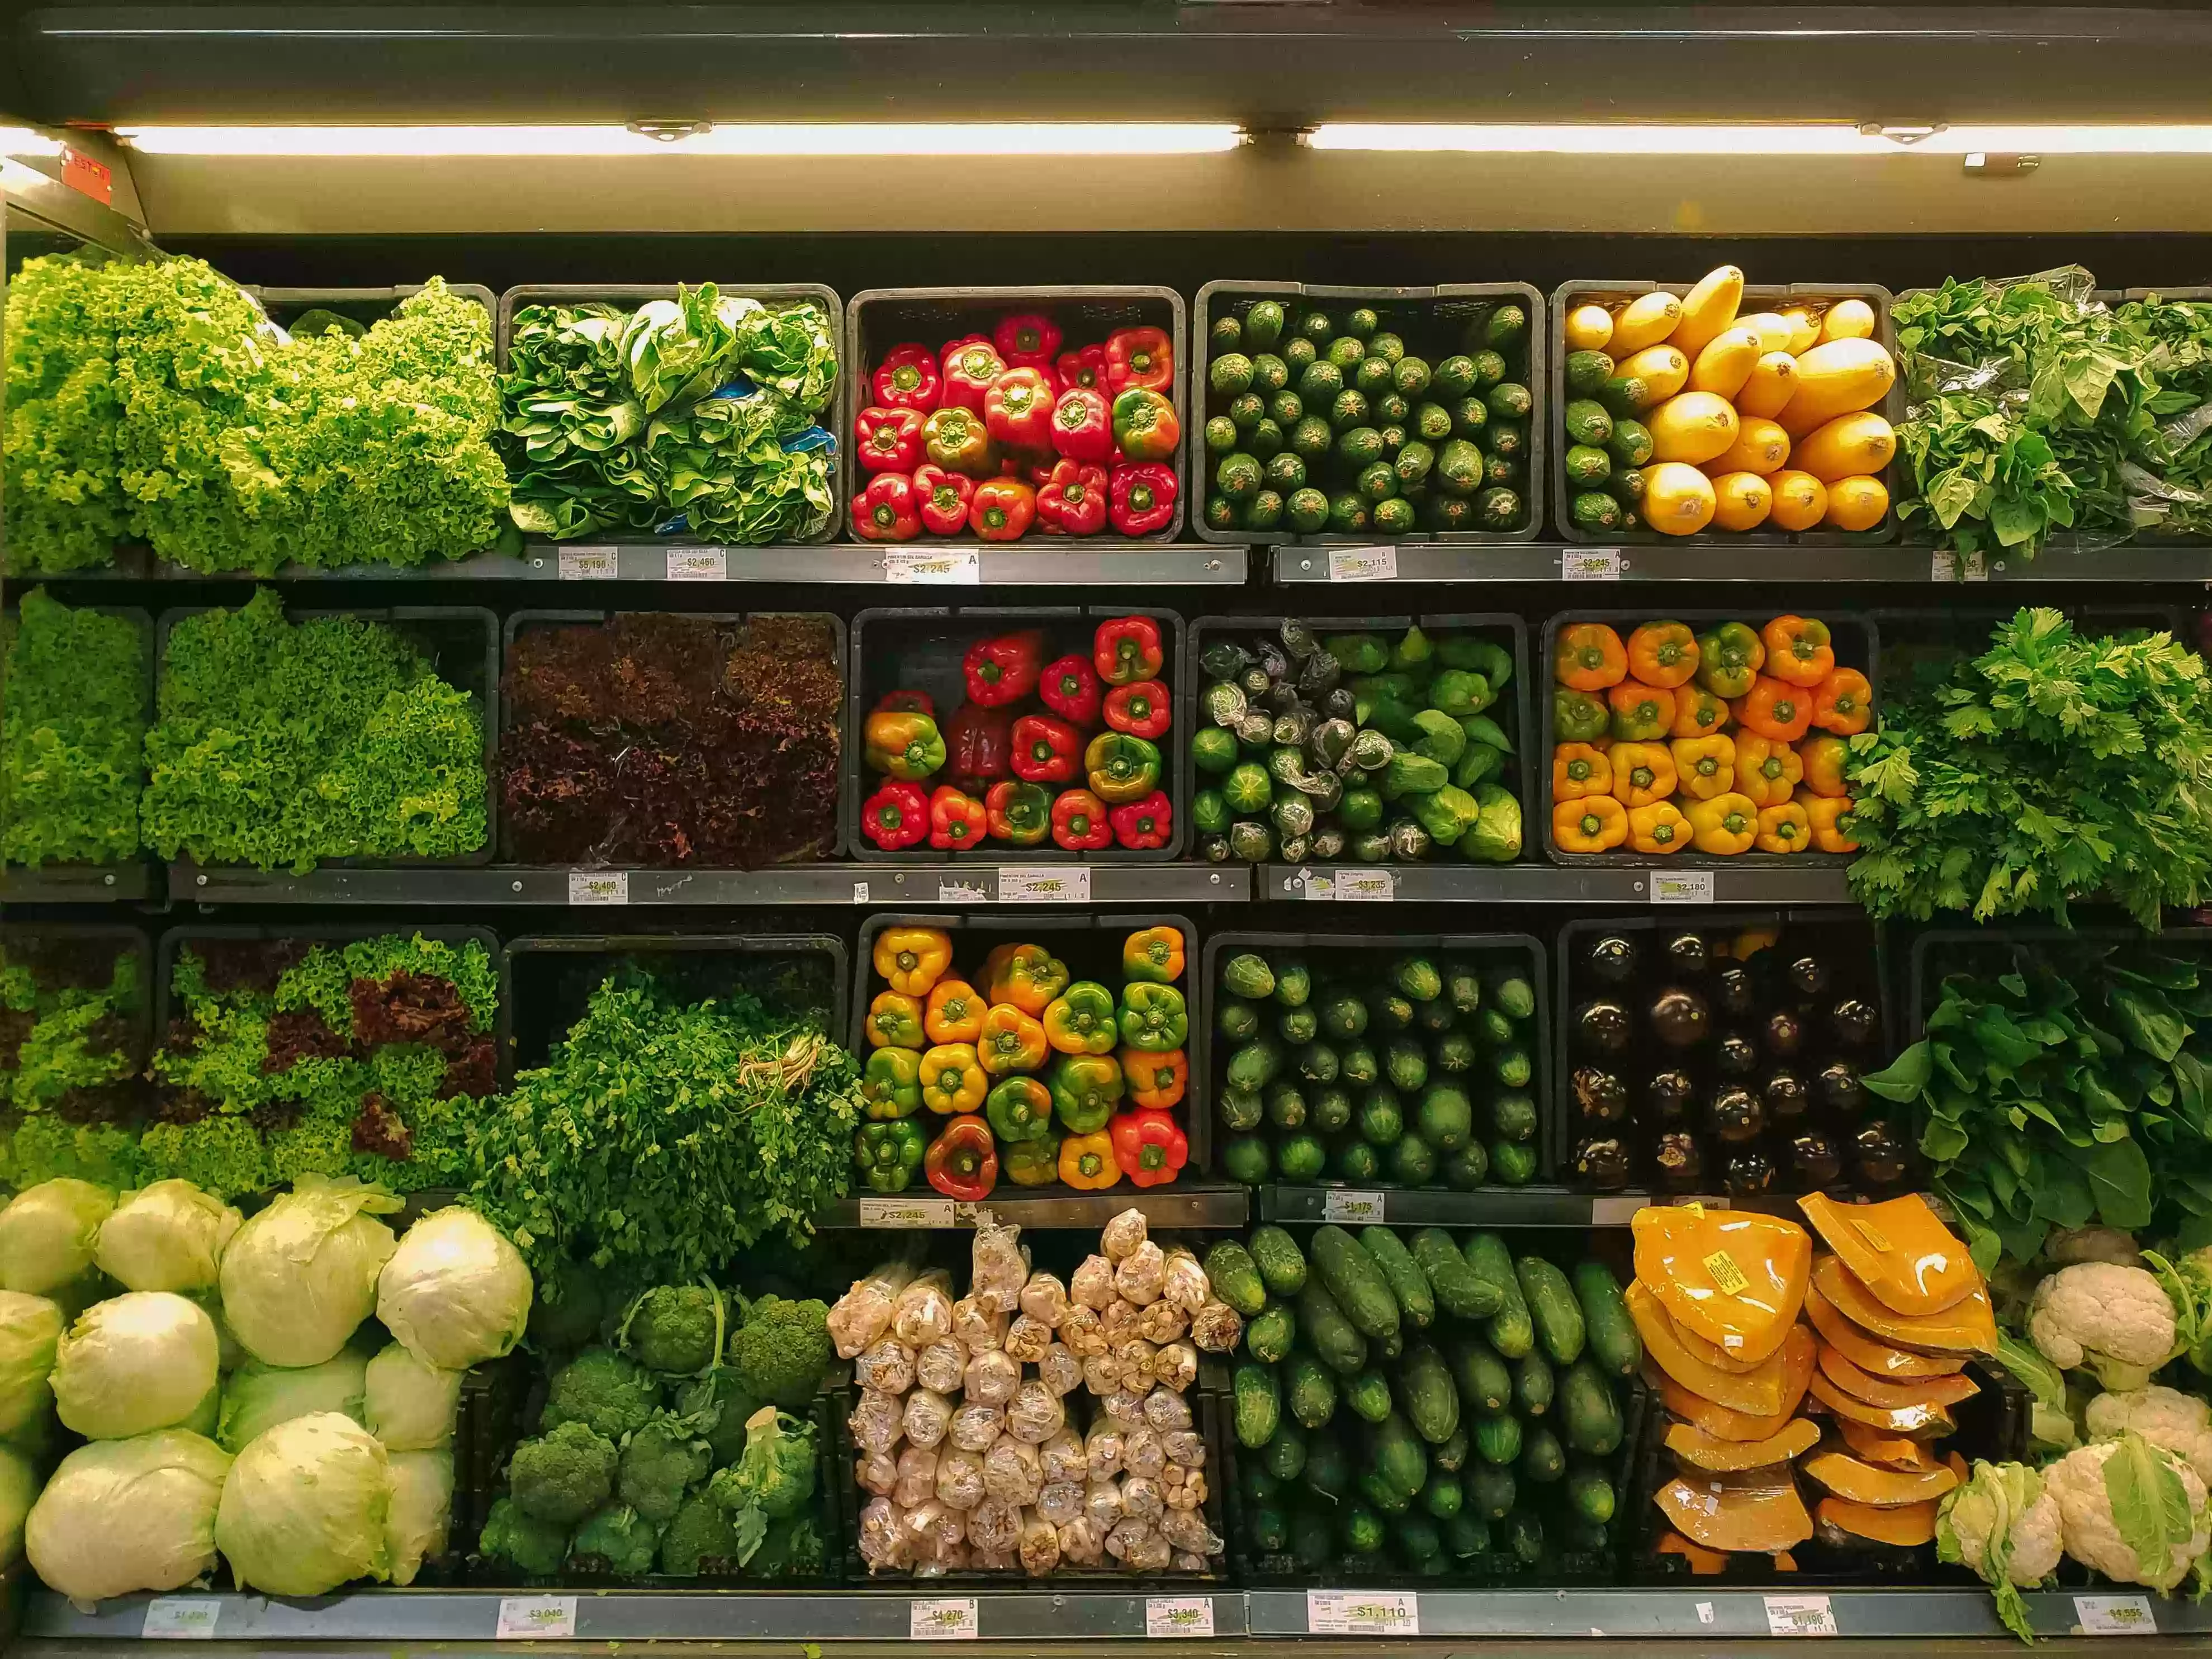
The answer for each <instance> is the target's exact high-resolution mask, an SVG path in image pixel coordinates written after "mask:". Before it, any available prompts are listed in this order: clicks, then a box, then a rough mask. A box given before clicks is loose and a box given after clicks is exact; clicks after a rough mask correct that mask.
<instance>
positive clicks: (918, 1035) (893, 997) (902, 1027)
mask: <svg viewBox="0 0 2212 1659" xmlns="http://www.w3.org/2000/svg"><path fill="white" fill-rule="evenodd" d="M926 1040H927V1039H926V1038H925V1037H924V1036H923V1034H922V1027H921V1003H919V1002H917V1001H916V1000H915V999H914V998H912V997H910V996H908V995H907V994H905V993H904V992H902V991H878V993H877V994H876V999H875V1000H874V1001H872V1002H871V1003H870V1004H869V1005H868V1046H869V1047H870V1048H921V1045H922V1043H923V1042H925V1041H926Z"/></svg>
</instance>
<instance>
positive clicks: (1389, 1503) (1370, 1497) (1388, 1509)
mask: <svg viewBox="0 0 2212 1659" xmlns="http://www.w3.org/2000/svg"><path fill="white" fill-rule="evenodd" d="M1359 1495H1360V1496H1361V1497H1362V1498H1365V1499H1366V1500H1367V1501H1368V1503H1369V1504H1372V1505H1373V1506H1374V1507H1375V1509H1376V1510H1378V1511H1380V1512H1381V1513H1382V1514H1384V1515H1387V1516H1390V1517H1392V1518H1393V1519H1394V1520H1395V1518H1396V1517H1397V1516H1401V1515H1407V1514H1410V1513H1412V1511H1413V1493H1411V1492H1400V1491H1399V1490H1398V1488H1397V1487H1396V1486H1395V1485H1393V1484H1392V1483H1391V1480H1390V1477H1389V1475H1387V1474H1383V1471H1382V1470H1380V1469H1369V1470H1367V1471H1366V1472H1365V1473H1364V1474H1362V1475H1361V1476H1360V1477H1359Z"/></svg>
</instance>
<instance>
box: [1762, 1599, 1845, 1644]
mask: <svg viewBox="0 0 2212 1659" xmlns="http://www.w3.org/2000/svg"><path fill="white" fill-rule="evenodd" d="M1761 1599H1762V1600H1764V1601H1765V1603H1766V1633H1767V1634H1768V1635H1769V1636H1834V1635H1837V1634H1838V1631H1837V1629H1836V1612H1835V1609H1834V1608H1833V1607H1830V1606H1829V1605H1828V1598H1827V1597H1826V1596H1825V1595H1769V1596H1765V1597H1763V1598H1761Z"/></svg>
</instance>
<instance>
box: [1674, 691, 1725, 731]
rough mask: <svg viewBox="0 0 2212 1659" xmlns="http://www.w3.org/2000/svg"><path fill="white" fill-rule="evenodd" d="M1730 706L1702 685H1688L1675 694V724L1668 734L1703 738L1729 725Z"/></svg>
mask: <svg viewBox="0 0 2212 1659" xmlns="http://www.w3.org/2000/svg"><path fill="white" fill-rule="evenodd" d="M1728 717H1729V710H1728V704H1727V703H1725V702H1723V701H1722V700H1721V699H1720V698H1718V697H1717V696H1714V695H1713V694H1712V693H1711V692H1710V691H1708V690H1705V687H1704V686H1702V685H1686V686H1683V687H1682V688H1681V689H1680V690H1678V691H1676V692H1675V693H1674V725H1672V726H1669V727H1668V728H1667V734H1668V736H1669V737H1674V738H1702V737H1705V736H1706V735H1708V734H1709V733H1711V732H1717V731H1719V730H1720V729H1721V728H1722V727H1723V726H1726V725H1727V724H1728Z"/></svg>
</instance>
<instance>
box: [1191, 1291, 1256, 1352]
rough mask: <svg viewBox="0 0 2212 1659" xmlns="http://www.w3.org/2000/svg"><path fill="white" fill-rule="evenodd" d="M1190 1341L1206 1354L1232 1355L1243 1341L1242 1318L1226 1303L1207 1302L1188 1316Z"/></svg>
mask: <svg viewBox="0 0 2212 1659" xmlns="http://www.w3.org/2000/svg"><path fill="white" fill-rule="evenodd" d="M1190 1340H1192V1342H1194V1344H1196V1345H1197V1346H1200V1347H1201V1348H1203V1349H1205V1350H1206V1352H1208V1353H1234V1352H1236V1351H1237V1344H1238V1343H1239V1342H1241V1341H1243V1340H1244V1317H1243V1315H1242V1314H1239V1313H1238V1312H1237V1310H1236V1309H1234V1308H1232V1307H1231V1306H1230V1305H1229V1304H1227V1303H1226V1302H1209V1303H1207V1304H1206V1305H1205V1306H1204V1307H1203V1308H1200V1310H1198V1311H1197V1312H1196V1313H1194V1314H1193V1315H1192V1316H1190Z"/></svg>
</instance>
